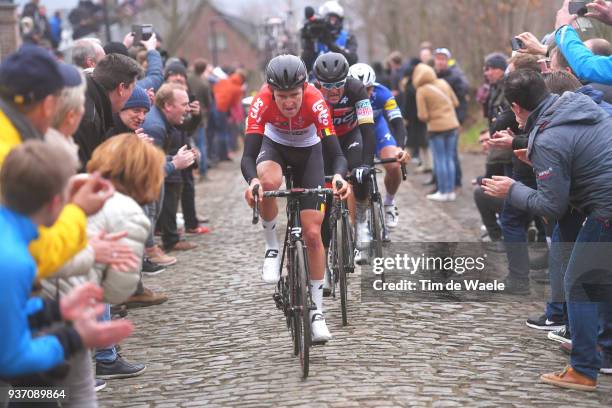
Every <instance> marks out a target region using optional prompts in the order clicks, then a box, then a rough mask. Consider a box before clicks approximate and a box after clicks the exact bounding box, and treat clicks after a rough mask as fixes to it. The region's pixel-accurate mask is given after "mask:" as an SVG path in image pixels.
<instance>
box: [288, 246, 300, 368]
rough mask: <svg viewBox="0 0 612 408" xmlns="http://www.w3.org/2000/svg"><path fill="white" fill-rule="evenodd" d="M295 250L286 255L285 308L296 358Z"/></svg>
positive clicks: (296, 289)
mask: <svg viewBox="0 0 612 408" xmlns="http://www.w3.org/2000/svg"><path fill="white" fill-rule="evenodd" d="M294 254H295V248H293V249H289V251H288V254H287V269H288V274H287V278H288V279H289V291H290V292H289V304H288V307H287V313H288V316H289V320H290V324H291V340H292V341H293V355H294V356H298V355H299V354H300V348H301V346H300V336H301V333H300V324H299V321H298V319H297V317H296V313H295V305H296V303H297V302H298V285H297V282H296V276H297V272H296V270H295V268H296V266H295V265H296V264H297V262H296V259H294V258H295V255H294Z"/></svg>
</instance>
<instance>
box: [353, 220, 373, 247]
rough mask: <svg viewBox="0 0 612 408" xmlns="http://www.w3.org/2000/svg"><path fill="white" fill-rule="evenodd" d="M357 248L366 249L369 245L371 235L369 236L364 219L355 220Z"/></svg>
mask: <svg viewBox="0 0 612 408" xmlns="http://www.w3.org/2000/svg"><path fill="white" fill-rule="evenodd" d="M356 230H357V234H356V235H357V248H359V249H366V248H368V247H369V245H370V242H371V241H372V237H370V229H369V228H368V223H367V222H366V221H362V222H359V221H357V226H356Z"/></svg>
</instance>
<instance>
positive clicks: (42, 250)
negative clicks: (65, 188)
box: [0, 110, 87, 279]
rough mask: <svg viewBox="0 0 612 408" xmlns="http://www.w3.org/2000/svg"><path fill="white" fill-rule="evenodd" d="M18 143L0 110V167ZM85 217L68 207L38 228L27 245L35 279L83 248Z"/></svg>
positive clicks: (16, 135) (80, 212)
mask: <svg viewBox="0 0 612 408" xmlns="http://www.w3.org/2000/svg"><path fill="white" fill-rule="evenodd" d="M19 144H21V136H20V135H19V132H18V131H17V129H16V128H15V126H13V124H12V123H11V121H10V120H9V118H8V117H7V116H6V115H5V114H4V112H2V110H0V167H2V163H4V158H5V157H6V155H7V154H8V153H9V152H10V151H11V150H12V149H13V148H14V147H15V146H17V145H19ZM86 226H87V217H86V216H85V213H84V212H83V210H81V209H80V208H79V207H77V206H76V205H74V204H68V205H66V207H64V209H63V210H62V212H61V214H60V216H59V217H58V219H57V221H56V222H55V224H53V226H51V227H50V228H45V227H39V229H38V233H39V237H38V239H37V240H36V241H33V242H32V243H31V244H30V254H32V256H33V257H34V259H35V260H36V264H37V265H38V278H39V279H44V278H48V277H49V276H51V275H53V273H54V272H55V271H57V270H58V269H59V268H60V267H61V266H62V265H63V264H64V263H66V261H68V260H69V259H70V258H72V257H74V256H75V255H76V254H77V253H79V251H81V250H82V249H83V248H85V245H87V235H86V230H85V227H86Z"/></svg>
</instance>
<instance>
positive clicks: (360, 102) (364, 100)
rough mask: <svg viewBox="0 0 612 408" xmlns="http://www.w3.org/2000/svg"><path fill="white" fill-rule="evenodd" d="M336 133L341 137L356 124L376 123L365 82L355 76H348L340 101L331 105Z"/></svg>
mask: <svg viewBox="0 0 612 408" xmlns="http://www.w3.org/2000/svg"><path fill="white" fill-rule="evenodd" d="M330 108H331V111H332V117H333V119H334V120H333V123H334V128H335V129H336V134H337V135H338V136H339V137H341V136H343V135H345V134H347V133H348V132H350V131H351V130H353V129H355V127H356V126H358V125H362V124H366V123H372V124H373V123H374V115H373V112H372V104H371V102H370V98H369V97H368V91H367V90H366V88H365V86H363V83H362V82H361V81H359V80H358V79H355V78H350V77H349V78H347V79H346V84H345V85H344V94H343V95H342V98H340V101H339V102H338V103H336V104H334V105H330Z"/></svg>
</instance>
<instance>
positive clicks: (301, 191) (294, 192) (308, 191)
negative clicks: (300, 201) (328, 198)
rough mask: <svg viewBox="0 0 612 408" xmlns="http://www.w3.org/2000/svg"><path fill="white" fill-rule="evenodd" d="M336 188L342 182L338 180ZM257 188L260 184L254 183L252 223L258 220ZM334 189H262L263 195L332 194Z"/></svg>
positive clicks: (340, 185) (299, 195) (300, 195)
mask: <svg viewBox="0 0 612 408" xmlns="http://www.w3.org/2000/svg"><path fill="white" fill-rule="evenodd" d="M336 186H339V187H338V188H341V187H342V183H341V182H340V181H338V182H337V183H336ZM259 189H260V185H259V184H256V185H255V186H254V187H253V198H254V199H255V205H254V206H253V219H252V222H253V225H255V224H257V223H258V222H259ZM333 193H334V190H332V189H331V188H292V189H291V190H274V191H264V192H263V197H266V198H268V197H279V198H280V197H302V196H307V195H314V194H325V195H328V194H333Z"/></svg>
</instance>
